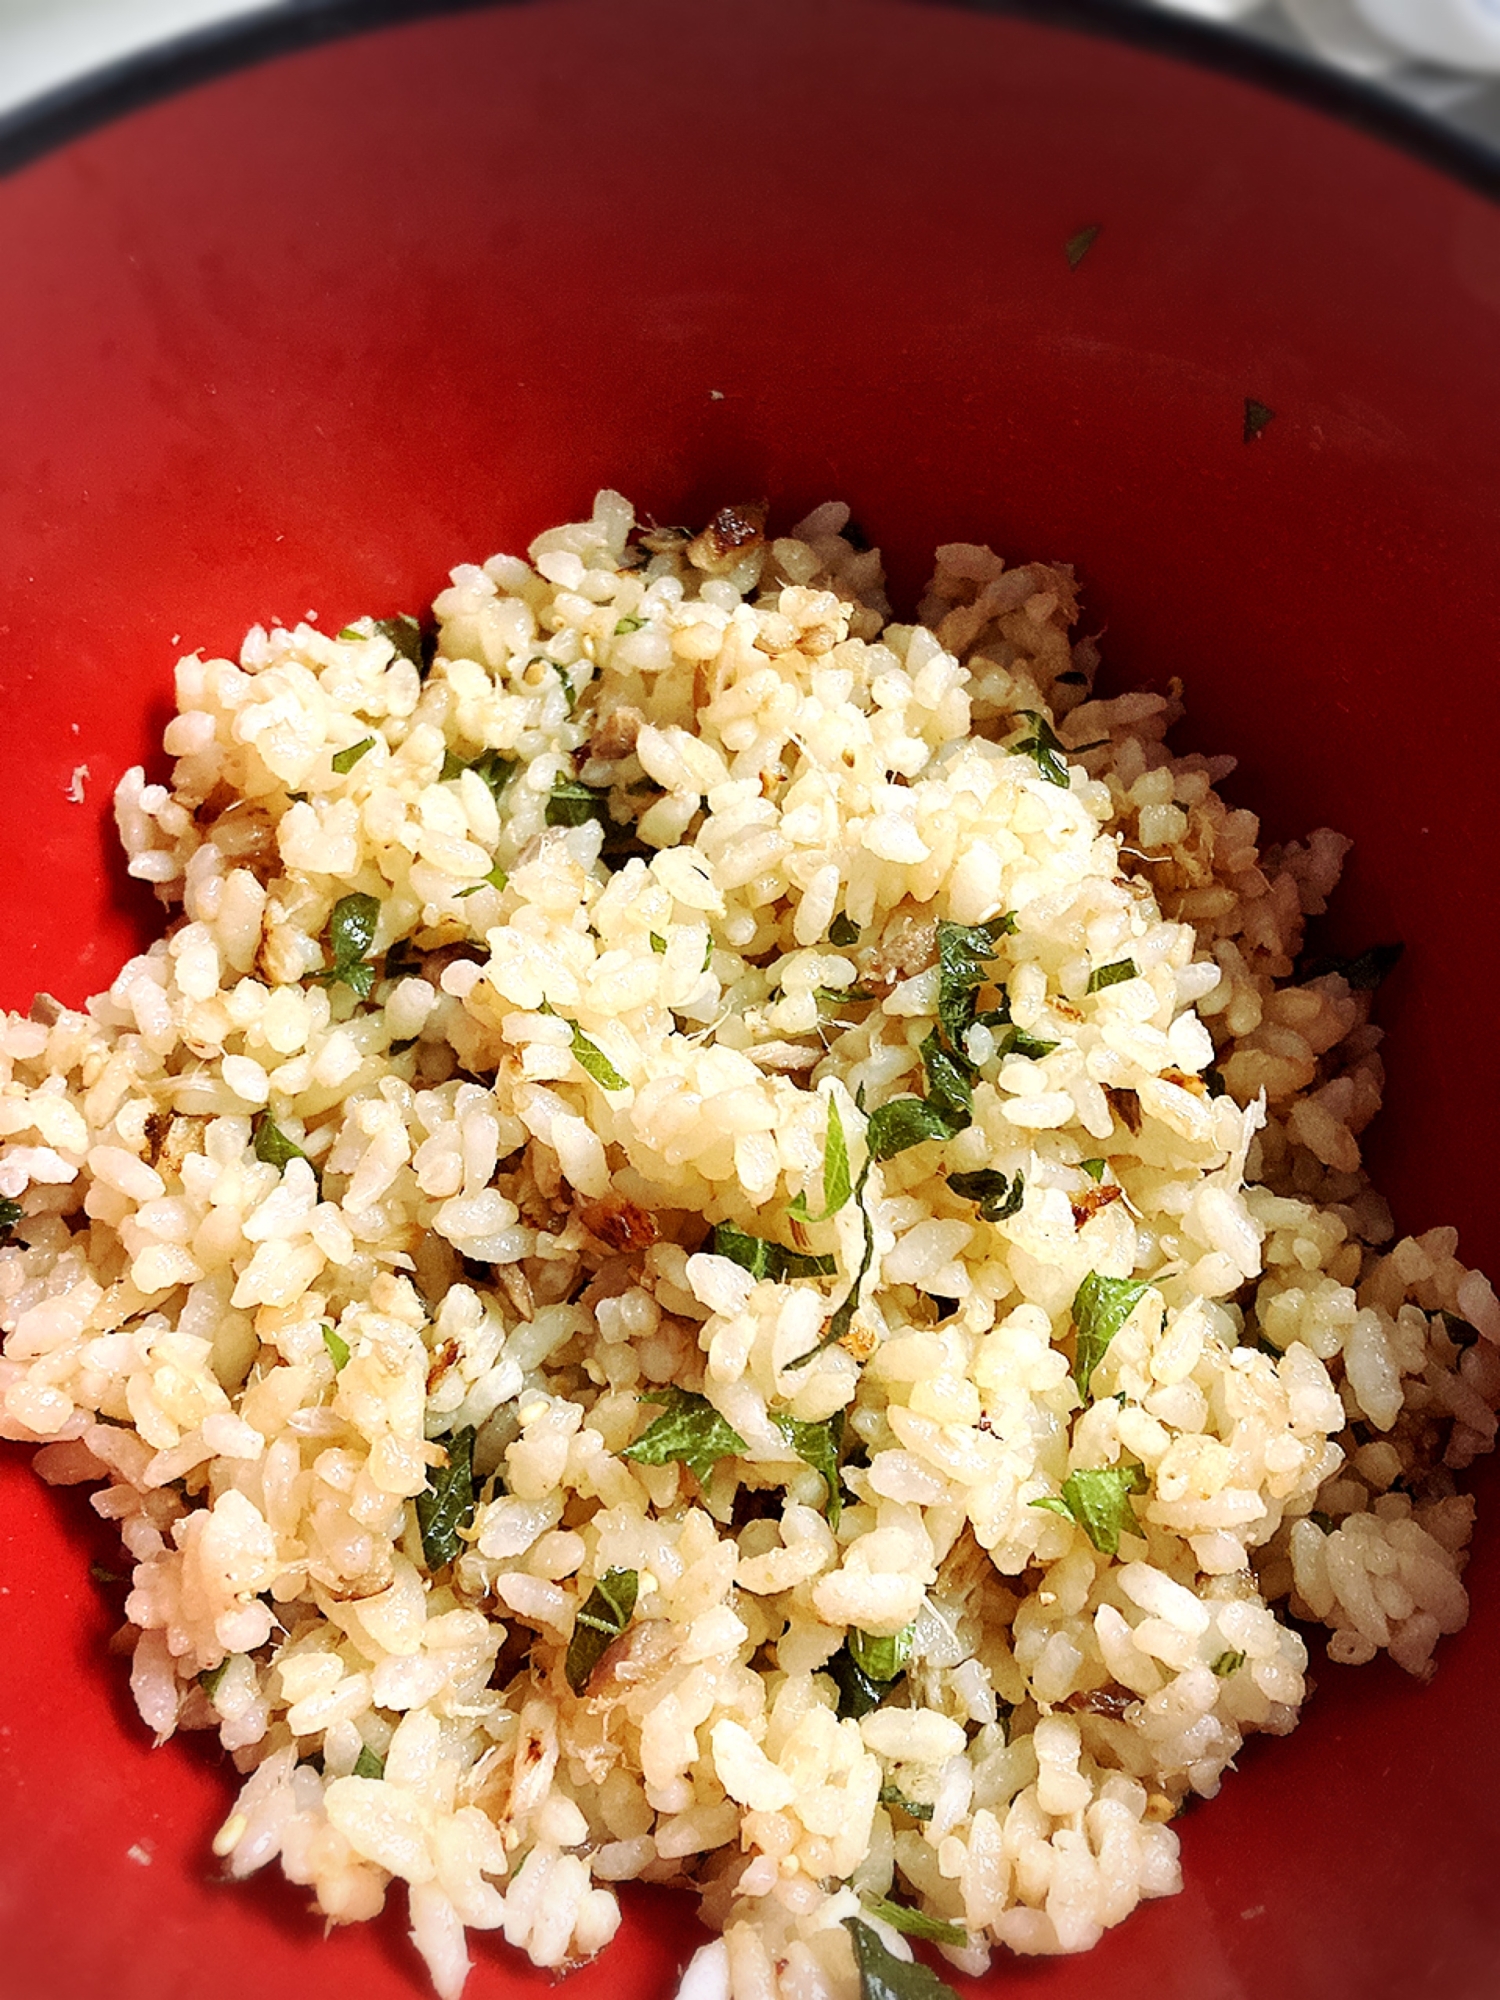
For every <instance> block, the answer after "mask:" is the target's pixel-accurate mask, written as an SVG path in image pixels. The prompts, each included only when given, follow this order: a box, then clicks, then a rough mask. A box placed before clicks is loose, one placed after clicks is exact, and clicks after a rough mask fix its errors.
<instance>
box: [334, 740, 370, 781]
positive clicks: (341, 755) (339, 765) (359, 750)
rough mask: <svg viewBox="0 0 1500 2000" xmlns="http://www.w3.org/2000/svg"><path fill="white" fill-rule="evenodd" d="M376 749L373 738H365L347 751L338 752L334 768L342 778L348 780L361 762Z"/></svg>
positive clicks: (336, 752)
mask: <svg viewBox="0 0 1500 2000" xmlns="http://www.w3.org/2000/svg"><path fill="white" fill-rule="evenodd" d="M374 748H375V738H374V737H373V736H363V737H361V738H360V740H359V742H358V743H351V744H350V745H349V747H348V749H347V750H336V751H335V752H334V754H333V768H334V770H335V771H337V772H338V774H339V776H340V777H341V778H346V777H347V776H348V775H349V773H350V772H351V771H352V770H353V769H354V767H355V765H356V764H357V763H358V762H359V760H360V758H361V757H363V756H366V755H367V754H368V753H369V752H370V751H371V750H373V749H374Z"/></svg>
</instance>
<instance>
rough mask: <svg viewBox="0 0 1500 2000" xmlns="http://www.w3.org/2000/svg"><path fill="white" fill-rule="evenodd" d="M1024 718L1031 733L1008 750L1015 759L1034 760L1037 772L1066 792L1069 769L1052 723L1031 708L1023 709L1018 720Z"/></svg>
mask: <svg viewBox="0 0 1500 2000" xmlns="http://www.w3.org/2000/svg"><path fill="white" fill-rule="evenodd" d="M1022 718H1024V720H1025V721H1027V722H1029V723H1030V724H1031V730H1030V733H1029V734H1028V735H1025V736H1023V737H1022V738H1021V739H1020V741H1019V742H1017V743H1010V744H1007V746H1006V747H1007V749H1008V750H1009V751H1010V753H1011V755H1012V756H1013V757H1030V758H1031V759H1033V761H1034V762H1035V764H1036V767H1037V770H1038V771H1039V772H1040V773H1041V775H1042V776H1043V777H1044V778H1045V779H1046V780H1047V783H1048V784H1049V785H1058V786H1060V787H1061V788H1062V789H1063V791H1066V790H1067V789H1068V767H1067V765H1066V764H1065V763H1064V762H1063V746H1062V744H1061V743H1060V742H1059V741H1058V739H1057V736H1056V735H1055V733H1054V732H1053V728H1052V725H1051V723H1050V722H1048V720H1047V718H1046V717H1045V716H1044V715H1038V714H1037V713H1036V711H1035V710H1034V709H1030V708H1023V709H1022V710H1021V711H1020V716H1019V717H1018V720H1019V719H1022Z"/></svg>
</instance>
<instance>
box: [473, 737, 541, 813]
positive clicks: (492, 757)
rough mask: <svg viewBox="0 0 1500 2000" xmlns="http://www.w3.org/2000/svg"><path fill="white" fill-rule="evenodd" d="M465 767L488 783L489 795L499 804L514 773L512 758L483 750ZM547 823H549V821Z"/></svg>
mask: <svg viewBox="0 0 1500 2000" xmlns="http://www.w3.org/2000/svg"><path fill="white" fill-rule="evenodd" d="M466 768H467V769H468V770H470V771H472V772H473V773H474V775H475V777H476V778H480V779H482V780H483V782H484V783H485V784H486V785H488V787H489V790H490V796H491V798H493V800H494V801H495V804H496V805H499V803H500V800H501V798H502V797H503V795H504V792H505V788H506V786H507V785H508V784H509V783H510V781H511V779H512V778H513V777H514V776H515V775H516V765H515V760H514V758H511V757H502V756H501V755H500V752H499V751H498V750H486V751H484V752H483V753H482V754H481V755H480V756H478V757H476V758H475V759H474V761H473V763H472V764H470V765H468V766H467V767H466ZM548 824H549V825H550V824H551V822H550V821H549V822H548Z"/></svg>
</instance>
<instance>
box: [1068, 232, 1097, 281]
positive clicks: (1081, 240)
mask: <svg viewBox="0 0 1500 2000" xmlns="http://www.w3.org/2000/svg"><path fill="white" fill-rule="evenodd" d="M1099 228H1100V225H1099V224H1098V223H1097V222H1091V223H1089V224H1088V226H1087V228H1084V229H1080V230H1079V231H1078V233H1077V235H1075V236H1070V237H1069V238H1068V240H1067V242H1066V243H1065V244H1064V245H1063V255H1064V256H1065V257H1066V258H1067V260H1068V269H1069V270H1070V271H1076V270H1077V269H1078V266H1079V265H1080V264H1081V263H1082V262H1083V260H1084V258H1085V257H1087V255H1088V254H1089V252H1090V250H1092V249H1093V247H1094V245H1095V243H1096V242H1097V241H1098V239H1099Z"/></svg>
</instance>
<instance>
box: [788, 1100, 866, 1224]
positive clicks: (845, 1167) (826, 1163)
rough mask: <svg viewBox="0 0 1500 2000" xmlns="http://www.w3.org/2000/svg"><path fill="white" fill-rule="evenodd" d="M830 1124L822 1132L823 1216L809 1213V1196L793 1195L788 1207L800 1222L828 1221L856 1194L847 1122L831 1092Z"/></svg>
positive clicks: (829, 1103) (828, 1103)
mask: <svg viewBox="0 0 1500 2000" xmlns="http://www.w3.org/2000/svg"><path fill="white" fill-rule="evenodd" d="M825 1101H826V1103H827V1105H828V1122H827V1124H826V1126H825V1127H824V1131H823V1213H822V1214H821V1215H811V1214H809V1213H808V1207H807V1196H806V1195H805V1194H799V1195H794V1196H793V1198H792V1200H791V1202H790V1203H789V1204H788V1210H789V1213H790V1214H792V1215H794V1216H795V1217H796V1218H797V1220H798V1221H799V1222H826V1221H827V1220H828V1218H829V1217H830V1216H831V1215H837V1214H838V1212H839V1210H840V1209H841V1208H842V1207H843V1206H844V1204H845V1203H846V1202H847V1201H848V1199H849V1197H850V1195H851V1194H852V1193H853V1192H854V1183H853V1181H852V1179H851V1178H850V1174H849V1144H848V1141H847V1140H846V1139H845V1137H844V1120H843V1116H842V1114H841V1113H840V1111H839V1102H838V1099H837V1098H836V1097H835V1096H834V1094H833V1092H832V1091H830V1092H829V1093H828V1096H827V1098H826V1100H825Z"/></svg>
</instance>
